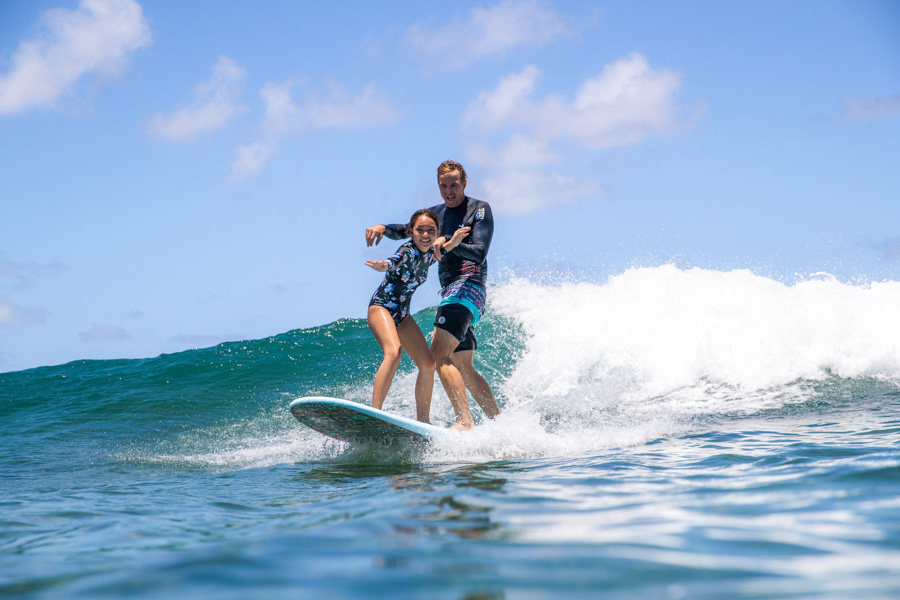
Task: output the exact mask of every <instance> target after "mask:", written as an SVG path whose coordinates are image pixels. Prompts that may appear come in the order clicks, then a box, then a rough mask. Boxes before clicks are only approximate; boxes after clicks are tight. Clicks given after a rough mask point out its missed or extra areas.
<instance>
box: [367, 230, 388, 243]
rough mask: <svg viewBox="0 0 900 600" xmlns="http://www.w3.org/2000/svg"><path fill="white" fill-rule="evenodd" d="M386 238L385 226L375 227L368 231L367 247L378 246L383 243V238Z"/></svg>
mask: <svg viewBox="0 0 900 600" xmlns="http://www.w3.org/2000/svg"><path fill="white" fill-rule="evenodd" d="M382 236H384V225H373V226H372V227H369V228H368V229H366V246H371V245H372V244H375V245H376V246H377V245H378V244H379V243H380V242H381V238H382Z"/></svg>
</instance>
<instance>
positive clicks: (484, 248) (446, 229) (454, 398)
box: [366, 160, 500, 429]
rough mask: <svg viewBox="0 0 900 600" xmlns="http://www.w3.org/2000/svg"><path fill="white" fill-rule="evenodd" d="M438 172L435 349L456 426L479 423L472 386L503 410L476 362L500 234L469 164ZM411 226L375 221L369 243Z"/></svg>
mask: <svg viewBox="0 0 900 600" xmlns="http://www.w3.org/2000/svg"><path fill="white" fill-rule="evenodd" d="M437 175H438V188H439V189H440V192H441V197H442V198H443V199H444V203H443V204H439V205H437V206H435V207H432V208H431V210H433V211H434V212H435V213H437V215H438V217H440V219H441V237H440V238H438V239H437V240H436V241H435V243H434V245H433V252H434V255H435V258H437V259H438V260H440V266H439V267H438V275H439V277H440V281H441V297H442V299H441V302H440V305H439V306H438V310H437V314H436V315H435V319H434V336H433V338H432V340H431V354H432V356H433V357H434V362H435V366H436V368H437V372H438V377H440V380H441V385H443V386H444V391H446V392H447V396H448V397H449V398H450V403H451V404H452V405H453V410H454V412H455V413H456V424H455V425H454V426H453V427H452V428H451V429H471V428H472V427H473V426H474V425H475V424H474V422H473V421H472V414H471V413H470V412H469V403H468V401H467V400H466V389H468V390H469V391H470V392H472V397H473V398H475V401H476V402H478V405H479V406H481V408H482V410H484V412H485V414H486V415H487V416H488V417H490V418H492V419H493V418H494V417H496V416H497V415H498V414H500V408H499V407H498V406H497V402H496V400H495V399H494V394H493V392H491V388H490V386H489V385H488V383H487V381H485V379H484V377H482V376H481V374H480V373H478V372H477V371H476V370H475V366H474V364H473V362H472V360H473V358H474V355H475V348H476V347H477V345H478V344H477V342H476V340H475V333H474V330H473V326H474V325H475V324H476V323H477V322H478V320H479V319H480V318H481V315H482V313H483V312H484V303H485V300H486V297H487V291H486V289H485V284H486V283H487V253H488V249H489V248H490V246H491V238H492V237H493V235H494V217H493V215H492V214H491V207H490V205H489V204H488V203H487V202H483V201H481V200H476V199H475V198H469V197H468V196H466V193H465V192H466V170H465V169H464V168H463V166H462V165H461V164H459V163H458V162H454V161H450V160H448V161H444V162H443V163H441V165H440V166H439V167H438V171H437ZM462 227H468V228H469V232H468V234H467V235H466V237H465V238H463V241H462V242H461V243H460V244H459V245H457V246H456V247H455V248H454V249H453V250H450V251H448V252H444V251H443V245H444V244H445V243H447V241H448V240H450V238H451V237H453V233H454V232H455V231H456V230H457V229H460V228H462ZM405 231H406V225H405V224H395V225H375V226H373V227H369V228H368V229H366V244H367V245H368V246H371V245H372V244H373V243H374V244H378V243H379V242H381V238H382V236H385V235H386V236H387V237H388V238H390V239H392V240H399V239H403V238H404V237H406V233H405Z"/></svg>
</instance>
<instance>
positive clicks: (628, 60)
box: [0, 0, 900, 371]
mask: <svg viewBox="0 0 900 600" xmlns="http://www.w3.org/2000/svg"><path fill="white" fill-rule="evenodd" d="M447 158H453V159H456V160H459V161H460V162H462V163H463V164H465V165H466V167H467V170H468V172H469V177H470V182H469V187H468V190H467V191H468V193H469V194H470V195H472V196H475V197H478V198H481V199H484V200H487V201H489V202H491V204H492V206H493V208H494V213H495V218H496V232H495V237H494V242H493V246H492V249H491V259H490V261H491V269H492V274H493V275H492V278H493V280H494V282H495V283H496V284H502V282H503V281H504V278H509V277H511V276H517V277H528V278H532V279H536V280H541V281H554V280H557V279H558V278H561V277H566V276H575V277H579V278H582V279H588V280H592V281H596V282H598V283H599V282H602V281H604V280H605V279H606V278H608V277H609V276H612V275H616V274H618V273H621V272H622V271H624V270H626V269H628V268H630V267H633V266H651V265H658V264H663V263H667V262H674V263H675V264H677V265H679V266H682V267H684V268H689V267H700V268H704V269H717V270H731V269H750V270H751V271H753V272H754V273H757V274H760V275H764V276H768V277H772V278H775V279H778V280H781V281H792V280H796V279H798V278H803V277H809V276H811V275H812V274H815V273H819V272H827V273H830V274H832V275H834V276H835V277H837V278H839V279H840V280H843V281H850V282H859V283H860V284H864V283H865V282H867V281H881V280H884V279H892V280H897V279H900V4H898V3H897V2H894V1H891V0H884V1H876V0H869V1H867V0H844V1H835V0H810V1H792V2H782V1H768V0H754V1H744V2H741V1H735V2H718V1H708V2H707V1H684V2H642V1H636V2H618V1H590V0H583V1H579V0H575V1H572V2H559V1H557V2H553V1H550V0H543V1H538V0H505V1H501V2H496V1H484V2H469V1H462V2H457V3H455V4H453V5H452V11H451V10H448V9H447V8H446V5H438V4H435V3H426V2H413V1H409V2H402V1H396V2H362V1H360V2H349V1H348V2H330V3H324V2H322V3H319V2H315V3H314V2H295V1H292V0H284V1H280V0H267V1H266V2H261V3H250V2H239V1H236V0H235V1H222V0H209V1H203V0H192V1H191V2H173V1H170V0H143V1H135V0H81V1H80V2H78V1H75V0H53V1H44V0H29V1H27V2H26V1H24V0H21V1H15V0H5V1H3V2H0V371H11V370H19V369H26V368H31V367H35V366H41V365H51V364H60V363H64V362H68V361H71V360H76V359H90V358H130V357H150V356H156V355H158V354H160V353H163V352H174V351H179V350H184V349H188V348H195V347H205V346H211V345H214V344H216V343H218V342H221V341H226V340H240V339H257V338H262V337H266V336H268V335H274V334H278V333H282V332H285V331H289V330H291V329H295V328H299V327H311V326H316V325H322V324H326V323H329V322H331V321H334V320H336V319H339V318H342V317H353V318H360V317H363V316H364V315H365V307H366V304H367V302H368V298H369V296H370V295H371V293H372V291H373V290H374V289H375V287H376V286H377V284H378V282H379V281H380V277H381V276H380V274H378V273H375V272H373V271H371V270H369V269H367V268H365V267H364V266H363V262H364V261H365V260H367V259H374V258H382V257H384V256H387V255H388V254H390V253H391V252H392V251H393V250H394V248H395V246H396V243H395V242H387V244H382V245H381V246H379V247H377V248H374V249H367V248H366V247H365V242H364V237H363V232H364V229H365V227H366V226H368V225H372V224H375V223H380V222H397V221H404V220H406V219H407V218H408V216H409V215H410V214H411V213H412V212H413V211H414V210H415V209H416V208H420V207H422V206H430V205H433V204H436V203H438V202H439V201H440V198H439V196H438V193H437V186H436V184H435V169H436V167H437V165H438V164H439V163H440V162H441V161H442V160H444V159H447ZM436 279H437V278H436V277H432V278H431V280H430V281H429V282H428V284H426V286H425V287H424V288H423V289H422V291H420V292H419V294H418V295H417V297H416V300H415V302H416V304H415V305H414V308H423V307H425V306H429V305H432V304H434V303H435V299H434V291H436V289H437V287H436Z"/></svg>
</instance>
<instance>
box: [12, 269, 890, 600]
mask: <svg viewBox="0 0 900 600" xmlns="http://www.w3.org/2000/svg"><path fill="white" fill-rule="evenodd" d="M366 300H367V298H361V299H360V302H362V303H365V301H366ZM433 317H434V309H433V308H429V309H426V310H423V311H421V312H420V313H418V314H417V315H416V319H417V321H418V322H419V323H420V325H421V326H422V329H423V330H424V331H425V332H426V333H427V334H430V330H431V325H430V323H431V322H432V320H433ZM477 333H478V338H479V350H478V352H477V353H476V366H477V368H478V369H479V370H480V371H481V372H482V373H483V374H484V376H485V377H486V378H487V379H488V381H489V382H490V384H491V386H492V388H493V389H494V391H495V393H496V395H497V398H498V401H499V404H500V406H501V408H502V409H503V414H501V415H500V417H498V418H497V419H495V420H493V421H487V420H486V419H485V418H484V415H483V414H482V413H481V412H480V409H478V408H477V405H475V403H474V402H471V403H470V404H471V405H472V407H473V416H474V417H475V420H476V423H477V424H478V426H477V427H476V428H475V429H474V430H472V431H470V432H466V433H464V434H460V435H457V436H454V437H453V438H451V439H448V440H440V441H437V442H435V443H433V444H431V445H425V446H417V445H403V444H394V445H391V444H381V443H374V444H371V445H368V446H365V445H357V446H350V445H346V444H344V443H341V442H338V441H335V440H330V439H327V438H325V437H323V436H321V435H319V434H317V433H315V432H313V431H311V430H309V429H306V428H304V427H302V426H300V425H299V424H298V423H297V422H296V421H295V420H294V418H293V417H292V416H291V415H290V413H289V412H288V405H289V404H290V402H291V401H292V400H293V399H295V398H298V397H301V396H307V395H322V396H337V397H342V398H347V399H350V400H355V401H358V402H366V403H367V402H369V401H370V394H371V385H372V381H373V378H374V375H375V370H376V368H377V366H378V364H379V362H380V358H381V357H380V351H379V349H378V346H377V344H376V343H375V341H374V339H373V338H372V336H371V334H370V333H369V330H368V328H367V326H366V323H365V321H364V320H359V319H341V320H338V321H336V322H333V323H330V324H326V325H323V326H321V327H314V328H310V329H300V330H294V331H289V332H286V333H283V334H280V335H275V336H273V337H270V338H266V339H259V340H247V341H240V342H230V343H224V344H220V345H218V346H216V347H213V348H202V349H195V350H189V351H185V352H179V353H175V354H165V355H162V356H158V357H155V358H147V359H140V360H132V359H129V360H124V359H123V360H100V361H77V362H72V363H69V364H65V365H61V366H52V367H43V368H37V369H31V370H27V371H19V372H13V373H4V374H0V417H2V418H0V438H2V446H0V481H2V493H0V596H2V597H6V598H86V599H87V598H90V599H95V598H141V599H143V598H178V597H183V598H192V599H194V598H210V599H216V600H223V599H230V598H235V599H236V598H266V599H278V598H329V599H333V598H347V599H351V598H352V599H356V598H446V599H470V600H476V599H478V600H482V599H519V598H522V599H532V598H567V599H568V598H616V599H647V598H675V599H678V598H690V599H698V598H700V599H706V598H708V599H724V598H728V599H730V598H804V599H806V598H817V599H819V598H826V599H850V598H852V599H860V598H865V599H895V598H898V597H900V282H896V281H884V282H866V283H863V282H857V283H847V282H840V281H837V280H835V279H834V278H833V277H830V276H828V275H825V274H818V275H815V276H810V277H805V278H798V279H797V281H792V282H782V281H777V280H775V279H771V278H767V277H764V276H761V275H756V274H753V273H751V272H750V271H742V270H735V271H727V272H725V271H713V270H704V269H679V268H676V267H674V266H660V267H645V268H633V269H629V270H627V271H625V272H622V273H619V274H617V275H615V276H612V277H610V278H608V279H606V280H604V281H599V282H589V281H579V282H536V281H534V280H533V279H528V278H516V277H512V276H511V277H508V278H507V279H506V280H504V282H503V283H501V284H498V285H496V286H494V287H492V288H490V291H489V300H488V312H487V314H486V315H485V317H484V319H482V321H481V323H479V325H478V327H477ZM414 379H415V373H414V366H413V365H412V363H411V362H410V361H409V360H408V358H404V362H403V365H402V366H401V369H400V372H399V373H398V376H397V378H396V379H395V381H394V385H393V387H392V388H391V392H390V394H389V396H388V398H387V401H386V403H385V408H386V409H387V410H390V411H394V412H397V413H399V414H403V415H406V416H411V417H414V416H415V408H414V400H413V385H414ZM432 422H433V423H435V424H440V425H449V424H450V423H451V422H452V411H451V409H450V405H449V402H448V401H447V398H446V396H445V395H444V393H443V391H442V390H441V388H440V385H439V383H436V385H435V396H434V400H433V408H432Z"/></svg>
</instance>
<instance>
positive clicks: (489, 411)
mask: <svg viewBox="0 0 900 600" xmlns="http://www.w3.org/2000/svg"><path fill="white" fill-rule="evenodd" d="M474 356H475V351H474V350H461V351H459V352H454V353H453V354H452V355H451V356H450V359H451V360H452V361H453V364H454V365H456V368H457V370H458V371H459V373H460V375H462V378H463V382H464V383H465V385H466V389H468V390H469V391H470V392H472V397H473V398H475V402H477V403H478V406H480V407H481V410H483V411H484V414H486V415H487V416H488V418H490V419H493V418H494V417H496V416H497V415H499V414H500V407H499V406H497V401H496V400H495V399H494V393H493V392H492V391H491V386H490V385H488V382H487V380H486V379H485V378H484V377H482V375H481V373H479V372H478V371H476V370H475V365H474V363H473V362H472V361H473V358H474Z"/></svg>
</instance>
